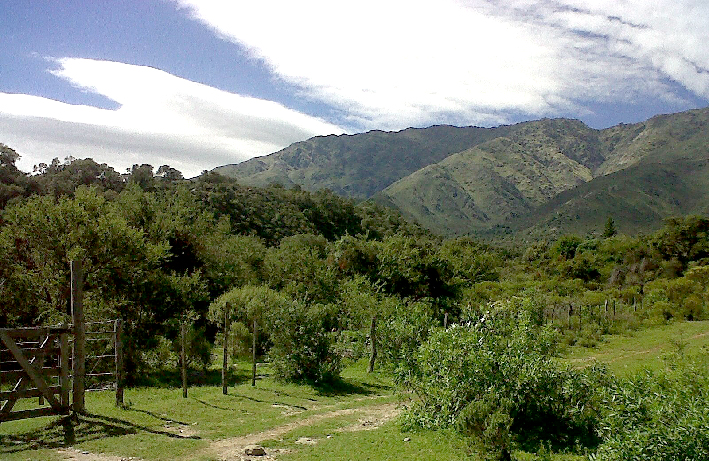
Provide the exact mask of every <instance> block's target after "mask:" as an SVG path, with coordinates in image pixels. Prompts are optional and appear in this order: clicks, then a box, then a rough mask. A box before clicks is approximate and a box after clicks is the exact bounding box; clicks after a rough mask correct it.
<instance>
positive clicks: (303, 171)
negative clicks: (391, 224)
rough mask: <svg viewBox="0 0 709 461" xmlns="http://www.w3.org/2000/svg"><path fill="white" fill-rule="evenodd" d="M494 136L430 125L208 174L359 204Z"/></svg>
mask: <svg viewBox="0 0 709 461" xmlns="http://www.w3.org/2000/svg"><path fill="white" fill-rule="evenodd" d="M503 130H504V128H503ZM498 131H500V129H489V128H478V127H466V128H458V127H453V126H433V127H430V128H421V129H415V128H409V129H407V130H403V131H399V132H394V133H391V132H384V131H370V132H368V133H361V134H355V135H341V136H334V135H331V136H320V137H315V138H311V139H308V140H307V141H302V142H297V143H295V144H292V145H290V146H288V147H286V148H285V149H283V150H281V151H278V152H276V153H273V154H271V155H267V156H264V157H257V158H253V159H250V160H247V161H245V162H242V163H238V164H235V165H225V166H222V167H218V168H215V169H214V170H213V171H215V172H217V173H219V174H222V175H225V176H229V177H233V178H237V179H238V180H239V182H240V183H242V184H246V185H253V186H265V185H267V184H270V183H280V184H283V185H285V186H288V185H292V184H299V185H300V186H302V187H303V188H304V189H307V190H317V189H323V188H327V189H330V190H331V191H333V192H335V193H337V194H340V195H345V196H348V197H354V198H360V199H363V198H369V197H371V196H372V195H374V194H375V193H376V192H378V191H380V190H382V189H384V188H385V187H387V186H388V185H390V184H391V183H393V182H394V181H396V180H398V179H400V178H403V177H404V176H408V175H409V174H411V173H413V172H415V171H417V170H419V169H421V168H423V167H425V166H427V165H430V164H432V163H436V162H439V161H441V160H443V159H444V158H446V157H448V156H449V155H450V154H453V153H455V152H460V151H462V150H465V149H467V148H469V147H471V146H474V145H477V144H479V143H481V142H485V141H488V140H490V139H493V138H495V137H497V136H499V135H498V134H497V132H498Z"/></svg>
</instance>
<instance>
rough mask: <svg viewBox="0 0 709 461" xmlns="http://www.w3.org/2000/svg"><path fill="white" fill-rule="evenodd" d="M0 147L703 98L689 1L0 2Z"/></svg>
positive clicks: (699, 45) (306, 129)
mask: <svg viewBox="0 0 709 461" xmlns="http://www.w3.org/2000/svg"><path fill="white" fill-rule="evenodd" d="M0 19H2V20H3V23H4V24H5V25H6V27H4V34H3V42H2V43H3V45H2V47H0V142H2V143H5V144H7V145H9V146H11V147H13V148H14V149H16V150H17V151H18V153H20V155H21V156H22V157H21V159H20V162H19V166H20V167H21V168H22V169H24V170H25V171H31V169H32V166H33V165H35V164H38V163H40V162H49V161H51V159H52V158H54V157H59V158H60V159H63V158H64V157H66V156H68V155H72V156H74V157H77V158H84V157H92V158H94V160H96V161H99V162H105V163H108V164H109V165H111V166H113V167H115V168H116V169H118V170H119V171H124V170H125V169H126V168H128V167H130V166H131V165H132V164H135V163H150V164H152V165H154V166H155V167H156V168H157V167H158V166H160V165H163V164H168V165H171V166H173V167H175V168H178V169H180V170H181V171H183V172H184V173H185V175H186V176H194V175H196V174H199V173H200V172H201V171H202V170H204V169H211V168H213V167H215V166H219V165H223V164H227V163H236V162H239V161H242V160H245V159H247V158H250V157H253V156H257V155H265V154H268V153H271V152H275V151H277V150H279V149H281V148H283V147H285V146H287V145H288V144H290V143H292V142H295V141H299V140H303V139H307V138H309V137H311V136H316V135H327V134H340V133H355V132H361V131H367V130H371V129H384V130H399V129H404V128H406V127H409V126H419V127H421V126H429V125H433V124H440V123H448V124H455V125H479V126H494V125H499V124H506V123H515V122H519V121H524V120H531V119H538V118H541V117H572V118H578V119H581V120H583V121H584V122H586V123H587V124H589V125H590V126H592V127H594V128H604V127H608V126H612V125H615V124H617V123H633V122H637V121H641V120H644V119H646V118H649V117H651V116H652V115H655V114H658V113H667V112H676V111H681V110H686V109H691V108H697V107H705V106H707V105H709V54H707V53H706V51H705V46H706V45H705V44H706V43H709V3H707V2H705V1H704V0H656V1H653V2H647V1H646V0H612V1H610V0H505V1H501V0H436V1H417V0H406V1H403V0H401V1H400V0H384V1H382V0H377V1H374V0H360V1H358V2H344V1H343V2H333V1H332V0H328V1H324V0H303V1H299V2H293V1H280V0H279V1H275V0H274V1H268V0H261V1H259V2H253V1H251V2H240V1H212V0H115V1H108V0H106V1H89V0H85V1H79V0H61V1H58V0H11V1H10V0H4V1H0Z"/></svg>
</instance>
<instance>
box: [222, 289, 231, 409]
mask: <svg viewBox="0 0 709 461" xmlns="http://www.w3.org/2000/svg"><path fill="white" fill-rule="evenodd" d="M229 307H230V306H229V303H226V304H225V305H224V339H223V340H222V343H223V344H222V345H223V346H224V350H223V352H224V354H223V357H222V358H223V360H222V394H224V395H226V394H227V385H226V372H227V367H228V366H229V363H228V355H227V352H228V348H227V346H228V338H229Z"/></svg>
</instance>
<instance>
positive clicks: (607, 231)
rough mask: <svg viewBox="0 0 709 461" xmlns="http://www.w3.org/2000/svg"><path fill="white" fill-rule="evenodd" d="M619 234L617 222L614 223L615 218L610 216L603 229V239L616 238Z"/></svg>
mask: <svg viewBox="0 0 709 461" xmlns="http://www.w3.org/2000/svg"><path fill="white" fill-rule="evenodd" d="M617 233H618V230H617V229H616V228H615V221H613V218H611V217H610V216H608V219H607V220H606V225H605V227H604V228H603V234H602V237H603V238H606V239H607V238H611V237H613V236H615V235H616V234H617Z"/></svg>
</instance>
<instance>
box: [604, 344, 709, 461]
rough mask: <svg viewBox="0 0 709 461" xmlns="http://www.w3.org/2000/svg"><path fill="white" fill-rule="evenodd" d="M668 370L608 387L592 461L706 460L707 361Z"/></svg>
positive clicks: (708, 412)
mask: <svg viewBox="0 0 709 461" xmlns="http://www.w3.org/2000/svg"><path fill="white" fill-rule="evenodd" d="M675 360H679V363H673V364H672V367H671V368H670V369H668V370H665V371H662V372H659V373H653V372H650V371H644V372H641V373H639V374H638V375H636V376H634V377H632V378H630V379H627V380H622V381H617V382H616V383H614V385H612V386H609V388H608V389H607V391H606V393H605V397H604V400H605V402H604V403H605V405H604V406H605V414H604V417H603V419H602V420H601V422H600V425H599V428H600V429H599V434H600V435H601V436H602V437H603V439H604V442H603V444H602V445H601V446H600V447H599V449H598V450H597V452H596V453H595V454H594V455H593V456H592V459H595V460H597V461H616V460H628V459H632V460H645V461H682V460H687V461H689V460H705V459H709V429H708V428H709V373H707V366H708V365H709V363H707V359H706V357H704V358H701V359H699V358H694V359H678V358H676V357H675Z"/></svg>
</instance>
